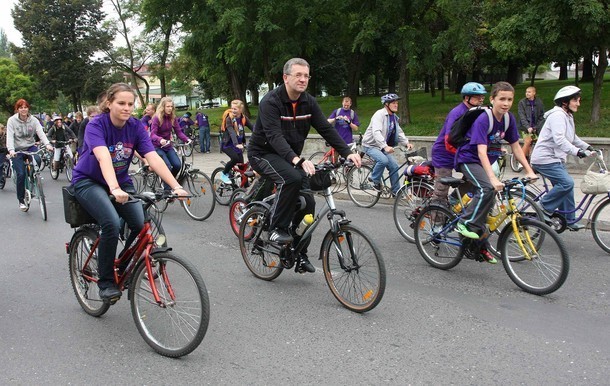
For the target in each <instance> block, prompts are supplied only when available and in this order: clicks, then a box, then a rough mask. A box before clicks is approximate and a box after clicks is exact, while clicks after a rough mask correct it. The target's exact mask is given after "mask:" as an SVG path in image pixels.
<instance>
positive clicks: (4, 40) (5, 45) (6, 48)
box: [0, 28, 11, 58]
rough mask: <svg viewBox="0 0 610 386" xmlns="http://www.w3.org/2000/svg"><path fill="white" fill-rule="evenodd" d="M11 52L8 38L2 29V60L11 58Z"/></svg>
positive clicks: (0, 43)
mask: <svg viewBox="0 0 610 386" xmlns="http://www.w3.org/2000/svg"><path fill="white" fill-rule="evenodd" d="M10 57H11V52H10V51H9V44H8V38H7V37H6V32H4V29H3V28H0V58H10Z"/></svg>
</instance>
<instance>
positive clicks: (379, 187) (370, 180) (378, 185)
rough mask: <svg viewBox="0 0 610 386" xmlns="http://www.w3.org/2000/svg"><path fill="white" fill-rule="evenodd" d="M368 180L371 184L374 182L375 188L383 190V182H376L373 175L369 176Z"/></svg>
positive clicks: (379, 190)
mask: <svg viewBox="0 0 610 386" xmlns="http://www.w3.org/2000/svg"><path fill="white" fill-rule="evenodd" d="M368 180H369V182H370V183H371V184H373V189H375V190H376V191H378V192H381V182H375V181H373V179H372V178H371V177H369V178H368Z"/></svg>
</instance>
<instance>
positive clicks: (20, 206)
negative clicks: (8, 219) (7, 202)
mask: <svg viewBox="0 0 610 386" xmlns="http://www.w3.org/2000/svg"><path fill="white" fill-rule="evenodd" d="M19 209H21V211H22V212H27V211H28V206H27V205H26V204H25V203H23V202H20V203H19Z"/></svg>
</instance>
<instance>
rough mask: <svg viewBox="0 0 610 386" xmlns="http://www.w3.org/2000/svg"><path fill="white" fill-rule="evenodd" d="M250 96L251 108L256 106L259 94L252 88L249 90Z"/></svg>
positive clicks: (256, 89) (255, 88)
mask: <svg viewBox="0 0 610 386" xmlns="http://www.w3.org/2000/svg"><path fill="white" fill-rule="evenodd" d="M250 96H251V97H252V103H251V104H252V106H258V98H259V97H260V94H259V92H258V88H257V87H252V88H251V89H250Z"/></svg>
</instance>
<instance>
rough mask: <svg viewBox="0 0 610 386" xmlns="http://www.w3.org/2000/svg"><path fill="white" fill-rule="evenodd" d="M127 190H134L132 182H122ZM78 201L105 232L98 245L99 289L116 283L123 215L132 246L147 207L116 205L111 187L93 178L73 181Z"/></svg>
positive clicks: (130, 191)
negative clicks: (116, 263) (115, 260)
mask: <svg viewBox="0 0 610 386" xmlns="http://www.w3.org/2000/svg"><path fill="white" fill-rule="evenodd" d="M121 189H123V190H124V191H126V192H127V193H135V189H134V187H133V185H122V186H121ZM74 192H75V196H76V199H77V200H78V202H79V203H80V204H81V205H82V206H83V208H85V210H86V211H87V212H89V214H90V215H91V216H92V217H93V218H94V219H95V220H96V221H97V223H98V224H99V226H100V227H101V230H102V233H101V236H100V243H99V245H98V247H97V260H98V263H97V264H98V272H99V280H98V287H99V288H108V287H111V286H114V283H115V282H114V268H113V265H114V259H115V257H116V248H117V244H118V242H119V232H120V231H121V218H123V220H125V222H126V223H127V226H128V227H129V230H130V233H129V238H128V239H127V241H126V242H125V245H126V246H129V245H130V244H131V243H132V242H133V240H134V239H135V238H136V236H137V235H138V233H140V231H141V230H142V228H143V227H144V210H143V209H142V204H141V203H140V201H133V202H128V203H126V204H116V203H113V202H111V201H110V198H109V194H108V188H107V187H106V186H103V185H100V184H99V183H98V182H96V181H93V180H91V179H84V180H80V181H78V182H77V183H76V184H74Z"/></svg>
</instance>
